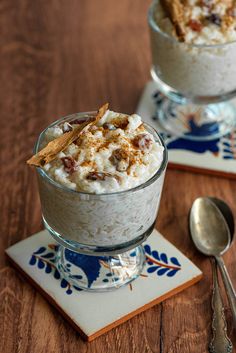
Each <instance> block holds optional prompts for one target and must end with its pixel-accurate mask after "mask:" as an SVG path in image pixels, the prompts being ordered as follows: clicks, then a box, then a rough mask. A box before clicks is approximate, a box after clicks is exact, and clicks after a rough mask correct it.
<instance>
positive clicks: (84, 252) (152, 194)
mask: <svg viewBox="0 0 236 353" xmlns="http://www.w3.org/2000/svg"><path fill="white" fill-rule="evenodd" d="M94 115H95V112H88V113H79V114H73V115H70V116H68V117H65V118H63V119H60V120H58V121H56V122H54V123H53V124H52V125H50V126H49V127H48V128H50V127H52V126H54V125H57V124H61V123H63V122H65V121H68V122H69V121H71V120H74V119H81V120H84V119H89V118H91V117H93V116H94ZM145 127H146V129H147V130H148V131H149V132H150V133H151V134H152V135H153V137H154V139H155V140H156V141H157V142H158V143H159V144H161V145H162V146H163V147H164V152H163V161H162V163H161V166H160V168H159V170H157V171H156V173H155V175H154V176H153V177H152V178H150V179H149V180H148V181H147V182H145V183H144V184H142V185H140V186H137V187H135V188H133V189H130V190H127V191H121V192H115V193H109V194H91V193H86V192H78V191H74V190H71V189H69V188H67V187H65V186H63V185H61V184H58V183H56V182H55V181H54V180H52V179H51V178H50V177H49V176H48V175H47V174H46V172H45V171H44V170H43V169H42V168H37V176H38V185H39V194H40V199H41V206H42V214H43V221H44V224H45V227H46V229H47V230H48V231H49V232H50V234H51V235H52V237H53V238H54V239H55V240H56V241H57V242H58V243H59V245H60V246H59V250H58V253H57V258H56V266H57V268H58V270H59V272H60V273H61V274H62V275H63V277H64V278H65V279H66V280H67V281H68V282H69V283H70V285H73V286H75V287H77V288H81V289H85V290H91V291H92V290H95V291H106V290H110V289H115V288H119V287H120V286H122V285H125V284H127V283H129V282H131V281H132V280H134V279H135V278H137V277H138V276H139V274H140V273H141V272H142V269H143V266H144V263H145V254H144V250H143V247H142V246H141V244H142V242H143V241H144V240H145V239H146V238H147V237H148V236H149V235H150V234H151V232H152V230H153V228H154V225H155V221H156V216H157V212H158V208H159V202H160V197H161V191H162V186H163V181H164V176H165V170H166V165H167V150H166V147H165V145H164V142H163V140H162V138H161V137H160V136H159V135H158V133H157V132H156V131H155V130H154V129H153V128H151V127H150V126H148V125H145ZM48 128H47V129H48ZM47 129H45V130H44V131H43V132H42V133H41V135H40V136H39V139H38V141H37V144H36V147H35V151H34V152H35V153H37V152H38V151H39V150H40V149H41V146H42V144H43V141H44V137H45V132H46V130H47Z"/></svg>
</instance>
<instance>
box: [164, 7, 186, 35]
mask: <svg viewBox="0 0 236 353" xmlns="http://www.w3.org/2000/svg"><path fill="white" fill-rule="evenodd" d="M161 4H162V6H163V8H164V9H165V11H166V12H167V14H168V16H169V18H170V20H171V21H172V23H173V25H174V27H175V30H176V34H177V36H178V37H179V39H180V40H184V36H185V30H184V25H183V15H184V7H183V4H182V3H181V1H180V0H161Z"/></svg>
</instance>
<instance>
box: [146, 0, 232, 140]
mask: <svg viewBox="0 0 236 353" xmlns="http://www.w3.org/2000/svg"><path fill="white" fill-rule="evenodd" d="M148 21H149V28H150V38H151V49H152V62H153V63H152V69H151V74H152V77H153V79H154V80H155V82H156V84H157V88H158V89H159V90H160V91H161V92H162V93H163V94H164V95H165V96H166V97H168V98H169V101H167V100H165V101H164V103H163V105H162V107H161V109H160V112H159V119H160V122H161V124H162V126H163V127H164V128H165V129H166V130H167V131H169V132H171V133H172V134H174V135H179V136H183V137H184V138H187V139H192V140H211V139H215V138H219V137H220V136H222V135H225V134H226V133H228V132H230V131H232V130H233V129H234V128H235V127H236V110H235V107H234V105H232V104H231V103H230V102H228V100H229V99H231V98H233V97H234V96H236V66H235V61H236V7H235V4H234V2H233V1H227V2H224V1H222V2H219V1H216V0H212V1H204V0H202V1H199V0H193V1H190V0H187V1H185V2H183V1H180V0H173V1H169V0H162V1H159V0H157V1H154V2H153V4H152V6H151V7H150V9H149V15H148Z"/></svg>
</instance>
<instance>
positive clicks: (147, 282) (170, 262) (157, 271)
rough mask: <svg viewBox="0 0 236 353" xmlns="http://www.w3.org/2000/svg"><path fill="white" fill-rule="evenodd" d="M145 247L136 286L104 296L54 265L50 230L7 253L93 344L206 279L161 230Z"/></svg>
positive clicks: (12, 247)
mask: <svg viewBox="0 0 236 353" xmlns="http://www.w3.org/2000/svg"><path fill="white" fill-rule="evenodd" d="M143 245H144V248H145V252H146V256H147V261H146V264H145V267H144V269H143V272H142V275H141V276H140V277H139V278H138V279H136V280H135V281H133V282H132V284H131V285H127V286H124V287H121V288H119V289H117V290H114V291H111V292H103V293H101V292H100V293H96V292H86V291H82V290H78V288H76V287H73V286H72V287H70V286H69V285H68V283H67V282H66V281H65V280H64V279H62V278H61V277H60V274H59V272H58V271H57V270H56V268H55V266H54V263H53V260H54V258H55V254H56V247H57V246H56V244H55V243H54V242H53V240H52V238H51V236H50V235H49V233H48V232H47V231H46V230H44V231H41V232H39V233H37V234H35V235H32V236H30V237H29V238H27V239H25V240H22V241H20V242H19V243H17V244H15V245H13V246H11V247H10V248H8V249H7V250H6V254H7V256H8V258H9V259H10V260H11V261H12V263H13V264H14V265H15V266H16V267H17V268H18V269H19V270H20V271H21V272H22V273H23V274H24V275H26V277H27V278H28V279H29V280H30V281H31V283H32V284H33V285H35V286H36V288H37V289H38V290H39V291H40V292H41V293H42V294H43V295H44V296H45V297H46V298H47V299H48V300H49V302H50V303H51V304H53V305H54V306H56V308H57V309H58V310H59V311H60V312H61V314H62V315H63V316H64V317H65V318H66V319H67V320H68V321H69V322H70V323H71V324H72V326H74V327H75V328H76V329H77V330H78V331H79V333H80V334H81V335H82V337H83V338H84V339H86V340H88V341H91V340H93V339H94V338H96V337H98V336H100V335H101V334H103V333H105V332H107V331H108V330H110V329H112V328H114V327H116V326H118V325H120V324H121V323H123V322H125V321H126V320H128V319H130V318H131V317H133V316H134V315H136V314H138V313H140V312H142V311H144V310H146V309H148V308H150V307H152V306H153V305H155V304H157V303H159V302H161V301H163V300H164V299H166V298H169V297H171V296H172V295H174V294H176V293H178V292H180V291H182V290H183V289H185V288H187V287H189V286H190V285H192V284H194V283H196V282H197V281H199V280H200V279H201V277H202V273H201V271H200V270H199V269H198V268H197V267H196V266H195V265H194V264H193V263H192V262H191V261H190V260H189V259H188V258H187V257H186V256H184V255H183V254H182V253H181V252H180V251H179V250H178V249H176V248H175V247H174V246H173V245H172V244H171V243H170V242H168V241H167V240H166V239H165V238H164V237H163V236H162V235H161V234H160V233H159V232H157V231H156V230H154V231H153V233H152V234H151V236H150V237H149V238H148V240H147V241H146V242H145V243H144V244H143ZM101 266H102V263H101ZM101 272H102V271H101ZM103 275H104V274H103ZM104 279H105V281H107V278H104Z"/></svg>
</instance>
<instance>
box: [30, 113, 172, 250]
mask: <svg viewBox="0 0 236 353" xmlns="http://www.w3.org/2000/svg"><path fill="white" fill-rule="evenodd" d="M94 117H95V114H89V118H90V119H91V124H88V125H87V126H85V127H84V129H83V130H82V131H80V132H79V134H78V135H77V136H76V138H73V142H72V143H70V144H69V145H68V146H66V148H65V149H63V150H61V151H59V152H58V153H57V154H55V155H54V156H53V159H52V160H51V161H50V162H49V163H46V164H43V165H41V168H39V169H38V180H39V191H40V198H41V204H42V212H43V217H44V221H45V224H46V227H47V228H49V229H50V231H51V232H52V233H53V232H54V234H56V235H57V236H60V237H61V238H63V239H64V240H66V241H75V242H77V243H80V244H86V245H93V246H101V247H102V246H114V245H118V244H123V243H128V242H130V241H132V240H134V239H136V238H137V239H138V238H140V239H142V237H144V238H145V237H146V236H147V235H149V234H150V232H151V231H152V229H153V227H154V223H155V219H156V215H157V210H158V206H159V201H160V196H161V190H162V186H163V180H164V174H165V168H166V163H167V155H166V154H167V152H166V149H165V147H164V145H163V142H162V141H161V140H160V138H159V136H158V135H157V133H156V132H155V131H154V130H153V129H152V128H151V127H148V126H146V125H145V124H143V123H142V121H141V118H140V117H139V116H138V115H136V114H134V115H131V116H128V115H125V114H120V113H115V112H112V111H109V110H106V111H105V112H104V114H102V115H101V116H100V118H99V119H97V120H96V122H95V120H94ZM87 118H88V114H77V115H75V116H70V117H68V118H66V119H63V120H61V121H58V122H56V124H53V125H52V126H50V127H49V128H47V129H46V130H45V131H44V132H43V133H42V134H41V137H40V139H39V141H38V147H37V148H38V150H40V149H41V147H43V146H45V145H47V146H49V145H48V143H51V142H52V143H54V142H55V141H57V140H58V139H59V140H60V139H61V138H63V136H65V134H67V135H68V134H70V133H71V132H72V133H73V131H76V130H75V129H78V127H79V126H80V125H82V123H83V121H84V119H87ZM75 119H76V120H75ZM83 124H84V123H83ZM85 124H86V123H85ZM67 135H66V136H67ZM46 148H47V147H46ZM40 153H43V152H42V151H40V152H39V154H40ZM50 153H52V151H50ZM36 156H37V155H36ZM36 159H37V158H36ZM36 159H35V156H34V157H33V158H32V159H31V160H30V161H29V164H34V165H38V166H39V165H40V164H37V163H36V162H35V161H36Z"/></svg>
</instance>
